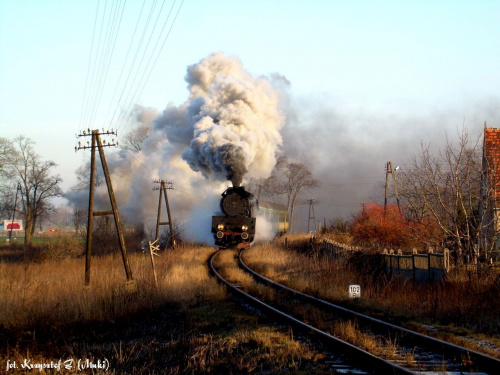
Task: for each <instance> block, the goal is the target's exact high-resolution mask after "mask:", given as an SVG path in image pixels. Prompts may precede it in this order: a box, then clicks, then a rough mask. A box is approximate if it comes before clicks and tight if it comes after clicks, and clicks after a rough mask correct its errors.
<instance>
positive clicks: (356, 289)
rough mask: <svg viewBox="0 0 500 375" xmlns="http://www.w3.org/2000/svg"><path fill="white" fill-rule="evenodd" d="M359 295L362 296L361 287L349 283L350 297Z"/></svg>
mask: <svg viewBox="0 0 500 375" xmlns="http://www.w3.org/2000/svg"><path fill="white" fill-rule="evenodd" d="M359 297H361V287H360V286H359V285H355V284H351V285H349V298H359Z"/></svg>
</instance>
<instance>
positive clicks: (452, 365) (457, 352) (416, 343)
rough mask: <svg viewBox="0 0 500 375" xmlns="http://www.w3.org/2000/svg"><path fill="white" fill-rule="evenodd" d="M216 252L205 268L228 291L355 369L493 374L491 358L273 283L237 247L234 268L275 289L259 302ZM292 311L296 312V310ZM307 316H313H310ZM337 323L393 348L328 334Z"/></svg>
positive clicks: (495, 365)
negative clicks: (227, 272) (220, 265)
mask: <svg viewBox="0 0 500 375" xmlns="http://www.w3.org/2000/svg"><path fill="white" fill-rule="evenodd" d="M219 253H220V251H218V252H216V253H214V254H213V256H212V257H211V258H210V268H211V270H212V272H213V273H214V275H215V276H216V277H217V278H218V279H219V280H220V281H221V282H222V283H224V284H225V285H226V286H227V287H228V288H229V290H230V291H231V292H232V293H233V294H234V295H237V296H239V297H241V298H242V299H245V300H246V301H248V302H249V303H251V304H252V305H254V306H256V307H258V308H259V309H260V310H262V311H264V312H266V313H268V314H272V315H274V316H276V317H277V318H278V319H280V320H283V321H285V322H286V323H287V324H290V325H293V326H295V327H298V328H300V329H301V330H303V331H305V332H308V333H311V334H313V335H315V336H316V337H318V338H319V339H321V340H322V341H323V342H324V343H325V344H326V345H327V346H328V347H331V348H332V349H334V350H335V351H336V352H341V353H343V354H345V356H346V357H347V358H348V361H349V359H350V363H351V364H353V365H354V366H357V367H358V368H359V367H361V368H363V369H365V370H367V371H369V372H370V373H376V374H426V373H429V374H430V373H433V374H435V373H443V372H446V373H456V374H464V373H468V372H470V373H475V374H477V373H482V374H497V373H499V369H500V360H498V359H496V358H493V357H490V356H487V355H485V354H482V353H479V352H476V351H472V350H470V349H466V348H463V347H460V346H457V345H454V344H451V343H448V342H445V341H441V340H438V339H436V338H433V337H429V336H426V335H423V334H420V333H417V332H413V331H410V330H408V329H405V328H402V327H398V326H396V325H393V324H390V323H387V322H384V321H381V320H379V319H375V318H372V317H369V316H366V315H363V314H360V313H358V312H355V311H351V310H349V309H346V308H344V307H341V306H338V305H335V304H332V303H330V302H328V301H325V300H321V299H319V298H316V297H313V296H310V295H307V294H305V293H302V292H299V291H296V290H293V289H291V288H288V287H286V286H284V285H282V284H279V283H276V282H274V281H272V280H270V279H268V278H266V277H264V276H262V275H260V274H258V273H257V272H255V271H254V270H252V269H251V268H250V267H249V266H247V265H246V264H245V263H244V262H243V260H242V254H243V251H241V252H240V253H239V256H238V261H239V263H238V264H239V266H240V267H241V268H242V269H243V270H244V271H245V272H247V273H248V274H251V275H252V277H253V278H254V281H255V282H256V283H257V282H258V283H260V284H261V287H262V285H266V288H272V289H273V290H275V291H276V296H275V298H274V301H273V302H271V303H269V302H265V301H264V299H266V298H264V297H262V298H261V297H259V294H260V295H265V294H266V293H261V292H256V291H252V292H251V293H249V292H248V290H243V289H244V288H242V287H241V285H239V284H236V283H234V282H231V281H228V280H227V279H226V278H225V277H224V276H223V275H222V273H223V272H224V270H223V269H219V270H218V269H217V267H215V265H214V259H216V258H217V256H218V254H219ZM245 289H246V288H245ZM248 289H251V288H248ZM256 295H257V296H256ZM267 299H269V298H267ZM298 310H300V312H297V311H298ZM291 311H292V312H291ZM312 316H313V317H314V318H311V317H312ZM338 321H343V322H346V321H348V322H349V323H348V324H350V325H351V326H353V327H356V329H359V330H361V331H363V333H362V335H368V336H371V337H373V338H374V339H375V340H378V341H377V342H378V343H379V345H381V346H384V344H383V343H388V346H389V347H390V348H389V352H391V347H396V349H395V350H392V353H391V354H390V355H388V354H387V353H385V352H384V348H378V349H382V350H375V351H374V352H373V353H372V352H369V351H368V350H365V349H363V348H362V347H360V346H358V345H354V344H353V343H351V342H347V341H346V340H344V339H341V338H339V337H337V335H336V334H332V332H335V328H333V326H334V324H336V323H335V322H338ZM372 351H373V350H372ZM375 352H377V354H375ZM378 352H382V354H379V353H378ZM386 352H387V351H386ZM409 358H410V360H409Z"/></svg>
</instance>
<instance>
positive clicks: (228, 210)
mask: <svg viewBox="0 0 500 375" xmlns="http://www.w3.org/2000/svg"><path fill="white" fill-rule="evenodd" d="M254 204H255V200H254V197H253V195H252V194H251V193H249V192H248V191H246V190H245V188H244V187H243V186H238V187H229V188H227V189H226V191H224V192H223V193H222V198H221V200H220V209H221V211H222V212H223V214H224V216H212V233H213V234H214V238H215V245H216V246H218V247H220V248H231V247H238V248H243V247H248V246H250V243H251V242H252V241H253V240H254V238H255V217H254V215H253V209H254V207H253V206H254Z"/></svg>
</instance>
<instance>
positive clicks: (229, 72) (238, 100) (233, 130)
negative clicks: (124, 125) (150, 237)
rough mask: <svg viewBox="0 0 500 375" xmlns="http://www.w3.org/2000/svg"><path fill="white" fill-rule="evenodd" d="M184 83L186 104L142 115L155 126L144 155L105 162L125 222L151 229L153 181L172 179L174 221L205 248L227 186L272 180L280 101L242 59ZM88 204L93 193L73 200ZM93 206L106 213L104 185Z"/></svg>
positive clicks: (218, 57)
mask: <svg viewBox="0 0 500 375" xmlns="http://www.w3.org/2000/svg"><path fill="white" fill-rule="evenodd" d="M185 80H186V82H187V83H188V90H189V97H188V99H187V100H186V101H185V102H184V103H183V104H181V105H179V106H175V105H172V104H169V105H168V106H167V108H165V109H164V110H163V112H162V113H161V114H160V115H159V116H156V118H154V120H152V118H153V116H151V110H150V109H147V110H148V112H147V113H142V112H143V111H141V108H138V109H137V112H136V120H137V122H139V123H140V124H139V125H141V126H145V125H148V126H150V127H151V132H150V134H149V136H148V137H147V138H146V139H145V140H144V141H143V144H142V149H141V151H139V152H137V153H133V152H130V151H125V150H121V151H120V152H118V153H109V155H108V154H107V160H108V164H109V166H110V171H111V174H112V176H111V179H112V181H113V187H114V190H115V193H116V197H117V201H118V205H119V206H120V212H121V213H122V214H123V215H124V216H125V218H126V219H128V221H133V222H136V223H143V224H144V225H145V227H146V228H152V227H154V223H155V222H156V214H157V209H158V192H153V191H152V190H151V187H152V181H153V180H155V179H167V180H169V181H173V182H174V186H175V190H171V191H168V194H169V202H170V206H171V211H172V216H173V217H174V218H175V219H176V220H177V221H178V222H180V223H181V224H183V226H184V229H185V231H186V233H185V234H186V237H187V238H189V239H195V240H199V241H204V242H205V241H207V240H208V239H209V238H210V220H211V216H212V215H213V214H215V213H217V212H218V211H219V205H218V202H219V199H220V194H221V193H222V192H223V191H224V190H225V189H226V187H227V185H228V180H231V181H232V183H233V185H235V186H238V185H240V184H241V183H242V181H243V178H244V177H245V178H267V177H268V176H269V175H270V174H271V171H272V169H273V168H274V165H275V162H276V154H277V153H278V152H279V148H280V146H281V144H282V139H281V136H280V133H279V131H280V129H281V128H282V126H283V125H284V122H285V118H284V115H283V113H282V112H281V111H280V109H279V107H280V102H281V100H283V96H282V94H281V91H280V90H279V89H277V88H274V87H273V84H272V83H271V80H270V79H266V78H265V77H257V78H254V77H252V76H251V75H250V74H249V73H247V72H246V71H245V70H244V69H243V67H242V64H241V62H240V60H239V59H237V58H235V57H226V56H224V54H222V53H216V54H213V55H211V56H209V57H207V58H206V59H203V60H201V61H200V62H199V63H198V64H195V65H191V66H189V67H188V69H187V75H186V77H185ZM282 83H283V82H281V84H282ZM151 120H152V123H151V124H149V122H151ZM86 197H88V191H80V192H77V193H75V194H68V198H69V199H70V200H71V201H72V202H73V203H75V204H77V205H78V206H79V207H81V208H84V207H85V204H86V199H85V198H86ZM87 199H88V198H87ZM78 203H79V204H78ZM82 203H83V204H82ZM95 204H96V208H95V209H97V210H99V209H107V208H109V199H108V197H107V191H106V186H105V184H103V185H102V186H100V187H98V188H97V189H96V203H95ZM163 205H164V203H163ZM162 210H163V212H164V213H163V215H164V216H165V215H166V213H165V211H166V210H165V207H164V206H163V208H162Z"/></svg>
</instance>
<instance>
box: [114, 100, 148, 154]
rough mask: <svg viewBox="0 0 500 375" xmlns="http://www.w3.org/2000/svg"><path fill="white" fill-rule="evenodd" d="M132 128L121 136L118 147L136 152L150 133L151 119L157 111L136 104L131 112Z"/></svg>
mask: <svg viewBox="0 0 500 375" xmlns="http://www.w3.org/2000/svg"><path fill="white" fill-rule="evenodd" d="M132 116H133V120H132V129H131V130H130V131H129V132H128V133H127V134H126V135H125V136H124V137H123V140H122V142H121V145H120V147H121V148H122V149H124V150H128V151H132V152H138V151H141V149H142V143H143V142H144V140H145V139H146V138H148V137H149V135H150V134H151V130H152V128H153V125H152V124H153V119H154V118H156V116H157V112H156V110H155V109H153V108H147V107H142V106H139V105H137V106H136V107H135V108H134V111H133V113H132Z"/></svg>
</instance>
